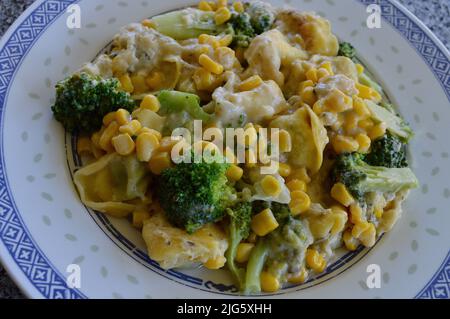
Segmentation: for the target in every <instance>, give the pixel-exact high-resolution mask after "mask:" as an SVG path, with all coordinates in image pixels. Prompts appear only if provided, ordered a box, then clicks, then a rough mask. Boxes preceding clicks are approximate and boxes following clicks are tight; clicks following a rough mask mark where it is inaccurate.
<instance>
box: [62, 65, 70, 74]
mask: <svg viewBox="0 0 450 319" xmlns="http://www.w3.org/2000/svg"><path fill="white" fill-rule="evenodd" d="M69 71H70V68H69V67H68V66H67V65H66V66H65V67H64V68H63V69H62V74H67V73H69Z"/></svg>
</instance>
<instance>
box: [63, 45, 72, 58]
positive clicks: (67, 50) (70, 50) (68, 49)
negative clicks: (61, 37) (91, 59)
mask: <svg viewBox="0 0 450 319" xmlns="http://www.w3.org/2000/svg"><path fill="white" fill-rule="evenodd" d="M64 53H65V54H66V55H67V56H69V55H70V54H71V53H72V49H71V48H70V47H69V46H68V45H67V46H66V47H65V48H64Z"/></svg>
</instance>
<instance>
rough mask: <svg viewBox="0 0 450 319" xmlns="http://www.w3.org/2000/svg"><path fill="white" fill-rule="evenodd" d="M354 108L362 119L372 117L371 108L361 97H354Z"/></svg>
mask: <svg viewBox="0 0 450 319" xmlns="http://www.w3.org/2000/svg"><path fill="white" fill-rule="evenodd" d="M353 109H354V110H355V112H356V114H358V116H359V118H360V119H367V118H368V117H370V114H371V113H370V110H369V108H368V107H367V105H366V103H364V100H363V99H361V98H360V97H354V98H353Z"/></svg>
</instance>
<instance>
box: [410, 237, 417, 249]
mask: <svg viewBox="0 0 450 319" xmlns="http://www.w3.org/2000/svg"><path fill="white" fill-rule="evenodd" d="M411 249H412V251H417V250H418V249H419V243H418V242H417V240H415V239H414V240H413V241H412V242H411Z"/></svg>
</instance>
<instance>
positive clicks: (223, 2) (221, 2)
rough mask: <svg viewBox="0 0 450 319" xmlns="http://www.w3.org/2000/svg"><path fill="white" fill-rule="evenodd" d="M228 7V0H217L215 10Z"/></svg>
mask: <svg viewBox="0 0 450 319" xmlns="http://www.w3.org/2000/svg"><path fill="white" fill-rule="evenodd" d="M227 5H228V0H217V8H223V7H226V6H227Z"/></svg>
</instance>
